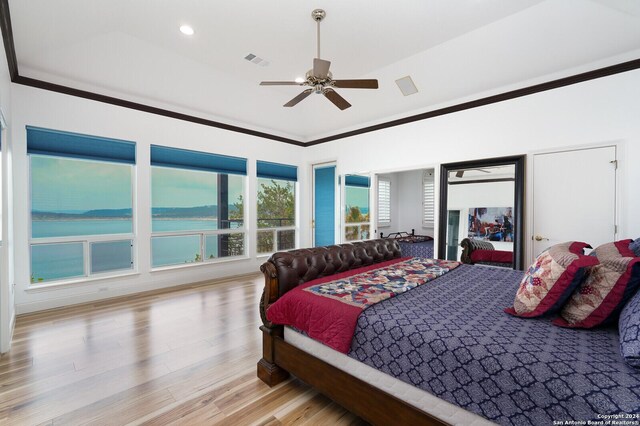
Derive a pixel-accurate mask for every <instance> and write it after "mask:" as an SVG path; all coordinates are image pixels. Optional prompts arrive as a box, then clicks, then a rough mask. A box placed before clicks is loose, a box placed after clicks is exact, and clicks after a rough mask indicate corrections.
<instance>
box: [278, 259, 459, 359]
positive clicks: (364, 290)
mask: <svg viewBox="0 0 640 426" xmlns="http://www.w3.org/2000/svg"><path fill="white" fill-rule="evenodd" d="M458 265H460V263H459V262H452V261H448V260H439V259H424V258H418V257H413V258H402V259H394V260H390V261H387V262H382V263H377V264H375V265H370V266H367V267H363V268H358V269H353V270H351V271H347V272H343V273H341V274H335V275H331V276H328V277H323V278H319V279H317V280H313V281H310V282H308V283H306V284H303V285H301V286H298V287H296V288H294V289H293V290H290V291H288V292H287V293H285V295H284V296H282V297H281V298H280V299H278V300H277V301H276V302H275V303H274V304H273V305H271V306H270V307H269V309H268V310H267V319H268V320H269V321H271V322H273V323H274V324H283V325H289V326H292V327H295V328H297V329H298V330H301V331H304V332H305V333H307V335H308V336H309V337H311V338H313V339H316V340H318V341H320V342H322V343H324V344H325V345H327V346H329V347H331V348H333V349H335V350H337V351H340V352H343V353H347V352H348V351H349V348H350V347H351V340H352V339H353V334H354V333H355V329H356V324H357V322H358V316H360V313H361V312H362V311H364V310H365V309H366V308H367V307H369V306H372V305H374V304H376V303H379V302H381V301H383V300H386V299H388V298H390V297H394V296H396V295H398V294H401V293H404V292H406V291H409V290H411V289H412V288H414V287H417V286H419V285H422V284H424V283H426V282H429V281H431V280H433V279H435V278H437V277H439V276H441V275H444V274H445V273H447V272H449V271H450V270H452V269H454V268H456V267H458Z"/></svg>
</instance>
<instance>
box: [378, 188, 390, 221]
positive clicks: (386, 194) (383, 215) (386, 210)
mask: <svg viewBox="0 0 640 426" xmlns="http://www.w3.org/2000/svg"><path fill="white" fill-rule="evenodd" d="M378 226H391V181H390V180H389V179H388V178H382V177H380V178H378Z"/></svg>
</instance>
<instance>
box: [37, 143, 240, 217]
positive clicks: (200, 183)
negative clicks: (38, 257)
mask: <svg viewBox="0 0 640 426" xmlns="http://www.w3.org/2000/svg"><path fill="white" fill-rule="evenodd" d="M151 170H152V171H151V174H152V182H153V184H152V194H151V197H152V205H153V206H154V207H193V206H202V205H214V204H217V202H218V199H217V174H216V173H212V172H199V171H192V170H182V169H172V168H164V167H152V169H151ZM131 177H132V173H131V166H129V165H125V164H117V163H106V162H95V161H84V160H76V159H67V158H56V157H48V156H37V155H32V156H31V193H32V203H31V208H32V210H38V211H53V212H61V211H87V210H95V209H124V208H131V205H132V194H131ZM244 179H245V178H244V177H243V176H238V175H229V202H230V203H233V202H235V201H236V200H238V198H239V196H240V194H242V193H243V192H244V190H243V188H244ZM138 190H140V188H139V189H138Z"/></svg>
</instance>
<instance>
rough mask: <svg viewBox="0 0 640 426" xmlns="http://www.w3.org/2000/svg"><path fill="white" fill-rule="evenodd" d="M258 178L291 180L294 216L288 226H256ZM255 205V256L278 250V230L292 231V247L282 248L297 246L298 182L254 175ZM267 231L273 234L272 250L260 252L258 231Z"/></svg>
mask: <svg viewBox="0 0 640 426" xmlns="http://www.w3.org/2000/svg"><path fill="white" fill-rule="evenodd" d="M260 179H271V180H276V181H281V182H291V183H292V184H293V210H294V217H293V225H288V226H271V227H268V228H260V227H259V226H258V221H259V220H260V218H259V217H258V214H259V212H258V192H259V191H260V188H261V185H260ZM255 206H256V223H255V225H256V244H255V250H256V256H257V257H261V256H269V255H271V254H273V253H276V252H278V251H279V249H278V231H294V233H295V234H294V237H293V238H294V243H293V248H290V249H284V250H294V249H296V248H298V235H299V233H300V231H299V229H298V223H299V221H298V216H299V214H298V182H297V180H296V181H288V180H285V179H276V178H266V177H258V176H256V197H255ZM267 231H271V232H272V235H273V246H272V247H271V248H272V249H273V250H272V251H268V252H260V251H258V250H259V245H258V241H259V237H258V234H259V233H260V232H267Z"/></svg>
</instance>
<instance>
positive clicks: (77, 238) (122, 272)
mask: <svg viewBox="0 0 640 426" xmlns="http://www.w3.org/2000/svg"><path fill="white" fill-rule="evenodd" d="M135 150H136V158H137V150H138V144H135ZM34 155H36V156H39V157H53V158H61V159H65V160H69V159H71V160H75V161H87V162H94V163H107V164H126V163H115V162H111V161H100V160H94V159H83V158H72V157H65V156H56V155H42V154H27V160H28V161H27V162H28V173H29V179H28V184H29V197H28V200H27V209H28V210H27V211H28V213H29V220H28V223H29V229H28V233H29V234H28V235H29V239H28V247H29V276H30V277H31V276H33V270H32V269H31V268H32V260H33V259H32V254H31V251H32V247H33V246H34V245H45V244H68V243H82V244H83V250H82V256H83V259H82V260H83V275H82V276H74V277H66V278H59V279H52V280H45V281H41V282H40V281H31V280H29V285H28V288H29V289H37V288H43V287H55V286H60V285H66V284H71V283H81V282H85V281H93V280H96V279H104V278H112V277H120V276H127V275H135V274H138V273H139V271H138V264H139V262H138V250H137V248H138V244H137V232H136V231H137V227H136V222H137V220H136V219H137V217H138V211H137V203H136V199H137V182H136V166H137V163H135V164H127V165H128V166H129V167H131V169H130V173H131V231H132V232H131V233H121V234H92V235H70V236H65V237H43V238H33V215H32V212H33V209H32V207H33V202H32V199H33V166H32V162H31V159H32V158H33V156H34ZM125 240H130V241H131V268H130V269H118V270H114V271H107V272H98V273H91V251H90V247H91V243H94V242H107V241H125Z"/></svg>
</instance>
